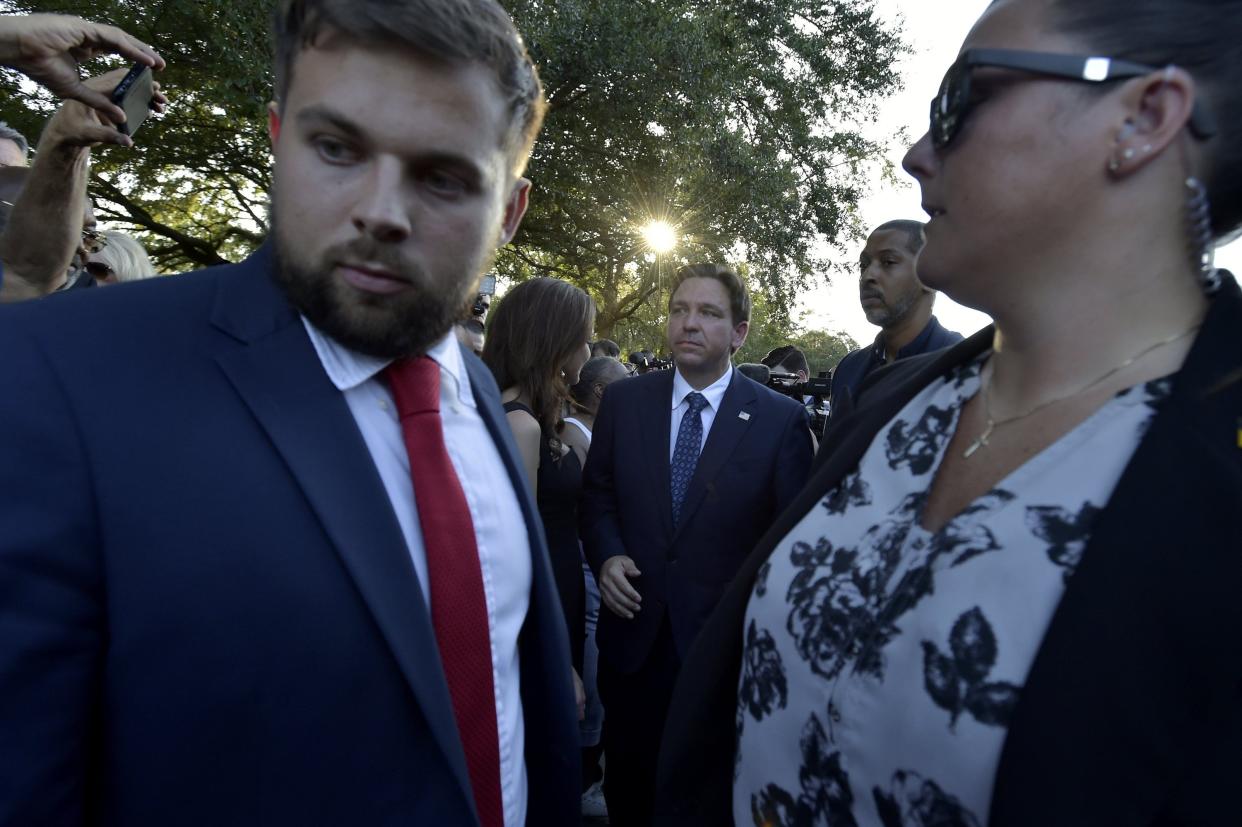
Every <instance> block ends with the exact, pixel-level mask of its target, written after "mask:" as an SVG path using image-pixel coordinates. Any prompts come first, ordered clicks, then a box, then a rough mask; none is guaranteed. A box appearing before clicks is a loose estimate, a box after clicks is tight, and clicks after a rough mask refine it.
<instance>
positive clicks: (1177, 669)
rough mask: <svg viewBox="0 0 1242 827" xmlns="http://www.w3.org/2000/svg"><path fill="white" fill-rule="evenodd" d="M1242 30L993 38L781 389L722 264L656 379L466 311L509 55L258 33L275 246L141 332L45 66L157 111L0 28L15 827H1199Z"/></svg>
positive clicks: (1217, 735)
mask: <svg viewBox="0 0 1242 827" xmlns="http://www.w3.org/2000/svg"><path fill="white" fill-rule="evenodd" d="M1239 27H1242V2H1238V0H1216V2H1213V3H1210V4H1208V3H1202V2H1197V1H1196V0H1179V1H1178V2H1170V1H1169V0H1126V2H1124V3H1122V2H1121V0H1097V2H1093V3H1090V4H1082V3H1075V2H1070V0H995V2H993V3H991V4H990V5H989V7H988V9H987V10H986V11H985V12H984V14H983V15H982V17H981V18H980V19H979V21H978V22H977V23H976V24H975V26H974V27H973V28H972V30H971V31H970V33H969V34H968V36H967V38H966V41H965V43H964V44H963V46H962V50H961V52H960V54H959V56H958V58H957V60H956V61H955V62H954V64H953V65H952V66H951V67H949V69H948V71H947V72H946V74H945V77H944V80H943V82H942V85H941V89H940V92H939V94H938V95H937V97H936V98H935V100H934V101H933V102H932V106H931V111H930V123H929V129H928V132H927V134H925V135H924V136H922V137H921V138H920V139H919V140H918V141H917V142H916V143H915V144H914V145H913V146H912V147H910V149H909V152H908V154H907V155H906V157H905V161H904V167H905V169H906V171H907V172H909V174H910V175H911V176H912V177H913V178H914V179H915V180H916V181H917V183H918V185H919V187H920V188H921V191H922V197H923V205H924V209H925V210H926V212H927V214H928V218H929V220H928V221H927V222H921V221H913V220H908V219H895V220H893V221H889V222H886V223H884V224H882V225H880V226H879V227H876V228H875V229H874V230H873V231H872V232H871V234H870V235H869V236H868V238H867V240H866V243H865V246H864V247H863V249H862V250H861V251H860V254H859V262H858V286H859V302H860V306H861V307H860V309H861V311H862V312H863V313H864V314H865V315H866V318H867V319H868V321H869V322H871V323H872V324H873V325H875V326H876V327H877V328H879V331H878V333H877V336H876V339H875V341H874V342H873V343H872V344H869V345H867V346H865V347H863V348H860V349H859V350H857V351H855V352H853V353H850V354H849V355H847V356H846V357H845V358H844V359H842V360H841V362H840V363H839V364H838V365H836V366H835V368H834V370H833V372H832V375H831V378H822V379H819V380H818V382H819V384H817V381H816V378H814V377H812V376H811V375H810V374H811V369H810V365H809V364H808V363H807V359H806V356H805V354H803V353H802V352H801V351H799V350H798V349H797V348H796V347H794V346H793V345H786V346H783V347H780V348H777V349H775V350H773V351H772V352H770V353H769V354H768V355H767V357H765V358H764V359H763V360H762V364H756V365H737V366H735V365H734V360H735V357H736V354H737V352H738V351H739V349H740V348H741V347H742V346H743V345H744V343H745V341H746V338H747V335H748V333H749V328H750V317H751V300H750V295H749V293H748V290H747V287H746V284H745V282H744V280H743V279H742V278H741V277H739V275H738V273H737V272H736V271H735V270H733V269H731V268H730V267H728V266H726V265H724V264H720V263H711V262H707V263H692V264H687V265H686V266H683V267H681V268H680V269H679V270H678V271H677V273H676V276H675V278H674V279H673V282H672V284H671V287H670V291H669V297H668V304H667V308H666V309H667V322H666V331H665V332H666V337H667V348H668V350H667V353H668V358H667V359H661V358H658V357H657V356H655V355H654V354H653V353H652V352H651V351H646V350H640V351H635V352H633V353H630V354H629V355H628V356H627V358H626V359H625V361H622V359H621V356H622V354H621V349H620V348H619V347H618V345H617V344H616V343H615V342H613V341H610V340H608V339H596V338H595V332H596V331H595V315H596V308H595V305H594V302H593V301H592V299H591V297H590V296H589V295H588V294H587V293H586V292H584V291H583V290H582V289H580V288H579V287H576V286H574V285H571V284H569V283H567V282H564V281H561V280H558V279H553V278H532V279H529V280H526V281H523V282H521V283H519V284H517V285H516V286H514V287H513V288H511V289H510V290H509V291H508V292H507V293H505V294H504V295H503V297H501V298H499V299H498V300H497V303H496V307H495V308H492V307H491V293H492V292H493V290H492V289H491V287H487V288H481V283H480V279H481V278H482V277H483V276H484V274H485V273H486V272H487V271H488V270H489V269H490V267H491V262H492V260H493V258H494V256H495V254H496V251H497V250H498V249H499V248H500V247H501V246H503V245H504V244H506V243H508V242H509V241H510V240H511V239H512V238H513V237H514V235H515V233H517V232H518V230H519V227H520V224H521V221H522V218H523V215H524V213H525V211H526V208H527V205H528V202H529V199H530V198H532V197H536V196H533V195H532V184H531V181H530V180H528V179H527V178H526V177H524V175H525V173H526V165H527V161H528V160H529V158H530V154H531V151H532V148H533V147H534V145H535V142H536V141H537V139H538V135H539V132H540V128H541V125H542V121H543V118H544V115H545V112H546V109H547V103H546V101H545V99H544V93H543V89H542V86H541V83H540V80H539V75H538V71H537V68H536V66H535V64H534V62H533V60H532V58H531V56H530V54H529V53H528V52H527V49H526V47H525V45H524V44H523V41H522V38H521V35H520V34H519V33H518V31H517V30H516V28H515V26H514V24H513V22H512V20H511V19H510V17H509V16H508V14H507V13H506V12H505V11H504V10H503V8H502V7H501V6H500V5H499V4H498V3H497V2H495V0H350V1H349V2H346V0H279V2H278V3H277V4H276V12H275V17H274V42H275V62H274V75H275V80H276V87H275V91H274V101H273V103H272V105H271V110H270V137H271V141H272V147H273V158H274V172H273V181H274V186H273V190H272V193H271V216H272V228H273V229H272V234H271V238H270V239H269V240H268V241H267V242H266V243H265V244H264V245H263V246H262V247H260V248H259V250H257V251H256V252H255V253H254V254H253V255H252V256H251V257H250V258H248V259H247V260H246V261H244V262H241V263H238V264H233V265H227V266H222V267H217V268H212V269H211V270H208V271H204V272H200V273H194V274H186V275H181V276H177V277H175V278H161V279H150V278H149V277H150V276H152V275H154V274H155V273H154V268H153V267H152V265H151V262H150V259H149V257H148V256H147V254H146V252H145V251H144V250H143V248H142V246H141V244H140V243H138V242H137V241H136V240H135V239H133V238H132V237H130V236H127V235H125V234H123V233H114V232H111V231H101V230H99V229H98V228H97V227H96V226H95V217H94V213H93V209H92V207H91V203H90V199H89V197H88V195H87V192H86V184H87V179H88V171H89V161H90V155H91V152H92V151H94V150H95V149H96V148H97V147H99V146H100V145H103V144H112V145H116V146H119V147H123V148H126V149H132V147H133V140H132V138H131V137H130V136H129V135H128V134H127V131H126V130H123V129H120V128H119V126H120V125H121V124H123V123H124V121H125V118H126V115H125V111H124V110H122V109H120V108H118V107H117V106H116V104H115V103H114V102H113V101H112V100H111V99H110V97H109V95H108V92H109V91H110V90H111V89H112V88H113V87H115V86H116V85H117V84H118V82H119V81H120V78H121V76H122V75H123V73H124V70H119V71H118V72H112V73H108V74H106V75H103V76H101V77H99V78H94V79H87V80H83V79H81V78H80V77H79V74H78V62H79V61H81V60H85V59H87V58H89V57H92V56H94V55H97V54H101V53H117V54H120V55H122V56H124V57H126V58H127V59H129V60H132V61H135V62H137V63H140V64H144V65H146V66H149V67H152V68H153V69H160V68H162V67H163V65H164V63H163V60H162V58H160V56H159V55H158V54H156V53H155V51H154V50H152V49H151V48H150V47H149V46H147V45H146V44H143V43H141V42H139V41H137V40H136V39H134V38H132V37H130V36H129V35H127V34H125V33H124V32H122V31H120V30H118V29H115V28H113V27H110V26H103V25H97V24H94V23H89V22H86V21H82V20H78V19H77V18H73V17H68V16H59V15H30V16H24V17H23V16H4V17H0V65H5V66H9V67H11V68H14V69H17V70H19V71H21V72H24V73H25V74H27V75H28V76H29V77H30V78H31V79H33V80H34V81H36V82H38V83H41V84H43V85H45V86H46V87H47V88H48V89H50V90H51V91H52V92H53V93H54V94H56V95H58V96H60V97H62V98H64V99H65V102H64V103H63V104H62V105H61V107H60V108H59V109H58V110H57V111H56V113H55V114H54V115H53V116H52V117H51V118H50V120H49V122H48V124H47V126H46V128H45V129H44V131H43V133H42V135H41V136H40V138H39V140H38V142H37V146H36V152H35V160H34V163H33V165H32V166H30V167H27V166H26V164H27V158H28V154H29V143H28V142H27V140H26V139H25V137H23V136H22V135H20V134H19V133H17V132H16V131H14V130H12V129H9V128H8V127H6V126H4V125H3V124H0V164H2V166H0V267H2V274H0V299H2V300H3V301H4V302H5V303H8V304H12V305H14V306H12V307H6V308H2V309H0V352H3V353H4V354H5V359H4V360H3V362H0V455H2V456H3V457H4V458H5V460H4V462H3V463H0V733H2V734H3V737H2V738H0V824H13V825H27V824H45V823H47V824H85V823H121V824H134V825H144V824H152V825H155V824H159V825H163V824H174V823H175V824H204V825H207V824H211V825H219V824H236V825H242V824H263V825H271V824H366V825H385V824H411V823H413V824H447V825H478V826H479V827H504V826H505V825H509V827H513V825H523V824H527V825H538V827H544V826H545V825H575V824H580V823H582V819H583V818H584V817H594V818H597V819H603V818H607V819H608V822H609V823H611V824H614V825H621V826H622V827H649V825H662V826H663V825H667V826H668V827H681V826H682V825H703V826H704V827H717V826H718V825H729V824H738V825H742V824H755V825H765V827H766V825H785V826H786V827H801V826H802V825H829V827H838V825H872V826H875V827H931V825H943V826H944V827H977V826H979V825H983V824H993V825H1005V826H1006V827H1007V826H1008V825H1032V826H1034V825H1040V826H1041V827H1046V825H1100V824H1118V825H1123V824H1124V825H1192V824H1193V825H1198V824H1228V823H1233V822H1234V821H1235V820H1236V816H1235V815H1234V811H1235V810H1236V807H1235V805H1234V804H1233V802H1232V797H1231V794H1230V793H1229V790H1230V789H1232V787H1231V785H1230V783H1229V782H1230V780H1231V779H1233V778H1234V777H1235V776H1236V774H1237V772H1238V771H1240V770H1242V740H1240V739H1239V736H1238V731H1239V730H1238V727H1237V726H1236V725H1237V724H1238V722H1239V721H1242V699H1239V697H1238V687H1239V686H1242V674H1240V673H1239V669H1240V667H1239V664H1238V663H1237V662H1236V661H1234V660H1233V655H1232V654H1231V653H1233V652H1235V651H1236V648H1237V643H1238V640H1237V630H1238V629H1242V624H1238V623H1233V622H1232V621H1233V620H1235V619H1240V618H1238V617H1237V615H1238V612H1239V603H1238V601H1237V600H1236V599H1235V597H1234V595H1233V591H1234V587H1233V584H1234V583H1236V582H1238V580H1239V579H1240V578H1242V569H1240V567H1239V561H1238V552H1239V550H1242V529H1240V528H1239V524H1238V521H1237V520H1236V518H1235V514H1236V513H1237V511H1238V510H1239V507H1242V424H1239V423H1242V350H1239V344H1238V341H1237V336H1236V330H1237V328H1238V326H1239V324H1242V293H1240V292H1239V286H1238V284H1237V282H1236V281H1235V279H1234V278H1233V276H1232V275H1231V274H1229V273H1228V272H1226V271H1224V270H1220V269H1218V268H1216V267H1214V266H1213V262H1212V254H1211V253H1212V249H1213V247H1214V246H1215V245H1216V244H1217V243H1218V242H1219V241H1220V240H1222V239H1224V238H1227V237H1230V236H1231V235H1232V234H1235V233H1236V232H1238V230H1239V228H1242V98H1240V96H1242V91H1239V90H1242V86H1240V85H1239V84H1238V83H1237V82H1236V81H1238V80H1239V79H1240V78H1242V47H1240V46H1239V45H1238V42H1237V38H1236V36H1235V34H1236V32H1237V31H1238V30H1239ZM153 90H154V91H153V92H152V93H151V95H152V96H151V101H150V107H151V108H153V109H156V110H158V109H162V108H163V107H164V106H165V105H166V104H167V99H166V97H165V96H164V94H163V93H162V92H161V91H160V90H159V88H158V85H155V86H154V87H153ZM121 281H140V282H143V283H141V284H134V285H129V286H126V287H123V288H117V289H110V290H106V291H94V290H92V291H88V292H85V293H83V292H82V291H81V290H80V289H78V288H81V287H86V286H96V285H108V284H113V283H115V282H121ZM938 292H944V293H946V294H948V295H950V296H952V297H953V298H954V299H956V300H958V301H960V302H962V303H964V304H967V305H969V306H971V307H975V308H978V309H980V310H982V311H984V312H986V313H987V314H988V315H989V316H991V317H992V318H993V319H994V324H992V325H990V326H989V327H987V328H985V329H984V330H981V331H979V332H977V333H975V334H973V335H971V336H969V337H966V338H963V337H962V335H960V334H959V333H956V332H953V331H949V330H946V329H945V328H944V327H943V326H942V325H941V324H940V322H939V321H938V320H937V319H936V317H935V315H934V314H933V307H934V301H935V296H936V294H937V293H938ZM825 397H826V398H825ZM825 405H826V408H825ZM817 417H820V418H826V419H827V424H826V427H825V428H822V429H820V428H816V427H814V423H815V422H816V421H817Z"/></svg>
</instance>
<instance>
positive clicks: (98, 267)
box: [83, 261, 114, 281]
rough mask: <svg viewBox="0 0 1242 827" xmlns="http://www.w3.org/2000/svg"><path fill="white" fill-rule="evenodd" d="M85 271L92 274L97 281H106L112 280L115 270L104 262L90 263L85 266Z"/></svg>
mask: <svg viewBox="0 0 1242 827" xmlns="http://www.w3.org/2000/svg"><path fill="white" fill-rule="evenodd" d="M83 269H85V270H86V272H88V273H90V274H91V276H92V277H94V278H95V280H96V281H104V280H107V279H110V278H112V276H113V272H114V271H113V269H112V268H111V267H109V266H108V265H107V264H104V263H103V262H102V261H88V262H86V264H84V265H83Z"/></svg>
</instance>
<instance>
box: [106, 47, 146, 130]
mask: <svg viewBox="0 0 1242 827" xmlns="http://www.w3.org/2000/svg"><path fill="white" fill-rule="evenodd" d="M111 99H112V102H113V103H115V104H116V105H117V106H119V107H121V109H123V110H124V111H125V122H124V123H120V124H117V127H116V128H117V129H118V130H120V132H121V134H122V135H129V136H131V137H132V136H133V134H134V133H135V132H137V131H138V127H140V126H142V122H143V121H145V120H146V119H147V115H149V114H150V113H151V110H152V108H153V106H154V104H155V80H154V79H153V78H152V77H151V67H150V66H147V65H145V64H142V63H136V64H134V68H132V69H130V70H129V73H128V74H127V75H125V77H124V78H122V80H121V82H120V83H118V84H117V85H116V88H115V89H113V90H112V96H111Z"/></svg>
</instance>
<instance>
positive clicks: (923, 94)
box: [800, 0, 1242, 344]
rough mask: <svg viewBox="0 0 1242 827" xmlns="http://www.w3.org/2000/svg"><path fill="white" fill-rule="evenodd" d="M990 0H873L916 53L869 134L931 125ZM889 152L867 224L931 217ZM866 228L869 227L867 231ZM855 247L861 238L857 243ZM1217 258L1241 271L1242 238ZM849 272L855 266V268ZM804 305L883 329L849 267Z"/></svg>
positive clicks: (868, 334)
mask: <svg viewBox="0 0 1242 827" xmlns="http://www.w3.org/2000/svg"><path fill="white" fill-rule="evenodd" d="M987 6H988V0H939V2H930V1H929V0H876V9H877V11H878V13H879V14H880V16H881V17H882V18H884V19H885V20H888V21H896V20H901V21H902V24H901V25H902V29H903V39H904V40H905V41H906V43H908V44H909V45H910V46H911V48H912V50H913V54H911V55H910V56H909V57H907V58H906V59H905V60H904V61H903V62H902V63H901V64H899V66H898V71H899V72H900V74H901V77H902V80H903V81H904V88H903V90H902V91H901V92H899V93H898V94H896V95H895V96H893V97H892V98H890V99H888V100H887V101H885V102H883V103H882V104H881V105H880V119H879V122H878V123H877V124H876V131H875V132H874V133H871V135H870V137H875V138H891V136H894V135H896V134H897V133H898V131H899V130H900V129H902V128H905V130H906V132H907V134H908V140H910V141H914V140H917V139H918V138H919V136H920V135H922V134H923V133H924V132H926V131H927V108H928V102H929V101H930V100H931V99H932V98H933V97H934V96H935V94H936V91H937V88H938V87H939V86H940V79H941V78H942V77H943V76H944V72H945V69H947V68H948V67H949V65H950V64H952V63H953V60H954V58H955V57H956V56H957V52H958V49H959V48H960V46H961V44H962V40H964V39H965V37H966V33H967V32H969V31H970V27H971V26H973V25H974V22H975V20H976V19H977V18H978V17H979V15H980V14H982V13H983V10H984V9H985V8H987ZM890 143H892V147H891V148H890V151H889V154H888V157H889V160H890V161H892V163H893V165H894V167H895V168H896V169H897V171H898V176H899V177H900V179H901V181H902V185H900V186H895V185H893V184H889V183H885V182H880V181H878V180H877V182H876V184H875V186H874V188H873V191H872V194H871V195H870V197H868V198H866V199H864V200H863V201H862V203H861V205H860V211H861V218H862V224H863V227H864V228H871V227H876V226H878V225H880V224H883V223H884V222H885V221H889V220H891V219H895V218H913V219H916V220H919V221H925V220H927V215H926V213H924V212H923V210H922V209H921V208H920V206H919V189H918V187H917V186H916V185H915V184H914V179H912V178H909V177H908V176H907V175H906V174H905V173H904V172H902V171H901V166H900V165H901V158H902V156H903V155H905V152H906V149H907V146H906V144H905V143H903V142H901V141H897V140H891V141H890ZM864 231H865V230H864ZM856 246H857V247H858V249H861V247H862V244H861V242H858V243H857V245H856ZM833 259H834V261H840V262H843V263H845V262H848V263H850V264H851V265H852V264H853V263H854V262H856V261H857V260H858V251H857V250H851V251H850V252H849V253H848V254H843V255H838V254H835V253H834V255H833ZM1216 263H1217V265H1219V266H1221V267H1228V268H1229V269H1231V270H1233V272H1235V273H1242V240H1239V241H1235V242H1234V243H1233V244H1231V245H1229V246H1228V247H1222V248H1220V249H1219V250H1218V251H1217V254H1216ZM851 273H852V271H851ZM800 309H801V310H804V311H807V312H808V315H807V317H806V319H805V322H806V325H807V326H808V327H810V328H812V329H825V328H826V329H828V330H832V331H845V332H846V333H848V334H850V335H851V336H853V337H854V338H855V339H856V340H857V341H858V342H859V343H860V344H867V343H868V342H870V341H871V340H872V339H873V338H875V334H876V333H877V332H878V328H876V327H873V326H872V325H870V324H869V323H868V322H867V320H866V318H865V317H864V316H863V313H862V308H860V307H859V305H858V284H857V281H856V280H855V279H854V277H853V276H852V275H851V274H850V273H840V272H834V275H833V281H832V283H831V284H830V285H828V286H824V287H820V288H818V289H815V290H812V291H810V292H809V293H808V294H807V295H806V296H805V298H804V300H803V302H802V303H801V307H800ZM935 313H936V317H937V318H938V319H940V321H941V322H942V323H943V324H944V325H945V326H946V327H948V328H949V329H951V330H956V331H958V332H959V333H962V334H970V333H973V332H974V331H976V330H978V329H979V328H981V327H983V326H985V325H987V324H988V323H989V319H988V317H987V316H985V315H983V314H982V313H979V312H978V311H976V310H971V309H970V308H966V307H962V306H961V305H959V304H956V303H954V302H953V301H952V300H951V299H950V298H949V297H947V296H943V295H942V296H938V297H937V298H936V309H935Z"/></svg>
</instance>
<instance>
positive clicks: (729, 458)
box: [581, 370, 812, 673]
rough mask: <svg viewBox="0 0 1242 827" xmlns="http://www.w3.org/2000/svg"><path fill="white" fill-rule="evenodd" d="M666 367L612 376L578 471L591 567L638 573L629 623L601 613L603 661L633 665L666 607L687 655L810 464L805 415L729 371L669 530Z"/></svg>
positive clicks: (669, 379)
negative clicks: (629, 567)
mask: <svg viewBox="0 0 1242 827" xmlns="http://www.w3.org/2000/svg"><path fill="white" fill-rule="evenodd" d="M672 407H673V371H671V370H665V371H659V372H655V373H648V374H646V375H645V376H640V377H637V378H634V379H626V380H624V381H621V382H613V383H612V384H611V385H609V386H608V390H607V392H606V393H605V394H604V398H603V401H602V402H601V404H600V408H599V415H598V416H597V417H596V420H595V428H594V430H593V431H592V435H591V450H590V452H589V453H588V455H587V462H586V467H585V468H584V470H583V476H582V488H583V492H582V497H583V499H582V509H581V525H582V531H581V534H582V542H583V546H584V548H585V550H586V555H587V559H588V560H589V561H590V563H591V566H592V567H593V568H594V569H595V571H596V572H597V573H598V571H599V570H600V567H601V566H603V564H604V562H605V561H606V560H608V559H609V558H610V557H615V556H616V555H619V554H625V555H629V556H630V557H631V558H632V559H633V560H634V563H635V565H637V566H638V569H639V571H641V572H642V576H640V577H638V578H635V579H634V580H633V581H632V583H633V584H634V586H635V588H637V589H638V592H639V594H641V595H642V597H643V600H642V609H641V611H639V612H638V613H637V614H636V616H635V617H634V619H633V620H625V619H623V618H621V617H618V616H617V615H615V614H613V612H612V611H611V610H609V609H608V608H607V607H605V608H604V609H602V610H601V611H600V617H599V626H598V627H597V629H596V639H597V641H598V643H599V649H600V657H602V658H604V659H606V660H607V661H608V662H609V664H610V665H612V666H613V668H615V669H617V670H619V671H621V672H623V673H628V672H633V671H635V670H637V669H638V668H639V667H640V666H641V665H642V663H643V660H644V659H645V658H646V656H647V653H648V652H649V651H650V649H651V644H652V642H653V641H654V640H655V637H656V634H657V632H658V631H659V628H660V623H661V622H662V620H663V619H664V616H665V615H666V614H667V616H668V619H669V623H670V626H671V628H672V633H673V640H674V642H675V644H676V646H677V651H678V652H679V653H685V652H686V651H687V650H688V649H689V648H690V644H691V642H693V640H694V638H695V636H696V635H697V634H698V632H699V629H700V628H701V627H702V626H703V624H704V622H705V621H706V620H707V617H708V616H709V615H710V614H711V612H712V609H714V608H715V606H716V601H717V600H719V599H720V595H721V594H722V593H723V592H724V590H725V587H726V586H727V585H728V584H729V581H730V580H732V579H733V575H734V573H735V572H736V571H737V569H738V567H739V566H740V565H741V564H742V561H743V560H745V559H746V555H747V554H748V553H749V552H750V550H751V548H753V547H754V544H755V542H756V541H757V540H758V539H759V538H760V537H761V536H762V535H763V533H764V532H765V531H766V530H767V528H768V526H769V525H771V524H772V522H773V520H775V519H776V517H777V515H778V514H780V513H781V511H783V510H784V509H785V506H787V505H788V504H789V503H790V502H791V501H792V500H793V499H794V497H795V496H796V495H797V493H798V491H799V490H800V489H801V488H802V485H803V483H805V482H806V479H807V475H808V474H809V473H810V468H811V458H812V449H811V433H810V430H809V428H808V425H807V416H806V410H805V409H804V408H803V407H802V406H801V405H799V404H798V403H797V402H794V401H793V400H792V399H789V398H788V397H785V396H781V395H780V394H778V393H776V392H775V391H773V390H771V389H769V388H766V387H764V386H763V385H760V384H759V383H758V382H755V381H753V380H751V379H747V378H746V377H745V376H743V375H742V374H741V373H740V372H738V371H734V373H733V379H732V381H731V382H730V383H729V388H728V390H726V391H725V395H724V398H723V400H722V401H721V404H720V410H719V411H717V412H716V418H715V420H714V421H713V424H712V428H711V431H709V432H708V436H707V443H706V444H705V445H704V446H703V452H702V453H701V454H700V455H699V461H698V465H697V466H696V467H695V471H694V476H693V477H692V478H691V480H690V485H689V488H688V489H687V491H686V499H685V502H684V503H683V505H682V509H681V521H680V522H679V524H678V525H677V526H676V527H674V526H673V513H672V494H671V493H670V482H669V440H670V428H671V418H672Z"/></svg>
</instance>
